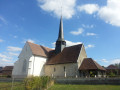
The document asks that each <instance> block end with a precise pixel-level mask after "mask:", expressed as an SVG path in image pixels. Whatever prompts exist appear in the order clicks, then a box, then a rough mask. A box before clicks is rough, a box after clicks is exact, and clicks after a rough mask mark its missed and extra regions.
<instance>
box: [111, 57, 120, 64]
mask: <svg viewBox="0 0 120 90" xmlns="http://www.w3.org/2000/svg"><path fill="white" fill-rule="evenodd" d="M116 63H120V59H119V58H118V59H113V60H111V62H110V64H116Z"/></svg>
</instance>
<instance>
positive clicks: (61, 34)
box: [57, 16, 64, 41]
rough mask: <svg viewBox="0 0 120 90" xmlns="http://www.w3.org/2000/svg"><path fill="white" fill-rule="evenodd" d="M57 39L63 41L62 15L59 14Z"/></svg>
mask: <svg viewBox="0 0 120 90" xmlns="http://www.w3.org/2000/svg"><path fill="white" fill-rule="evenodd" d="M57 41H64V35H63V21H62V16H61V19H60V25H59V36H58V40H57Z"/></svg>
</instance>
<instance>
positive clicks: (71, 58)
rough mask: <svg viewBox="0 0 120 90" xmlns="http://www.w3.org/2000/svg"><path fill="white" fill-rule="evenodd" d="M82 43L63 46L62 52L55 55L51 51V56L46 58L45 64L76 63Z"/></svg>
mask: <svg viewBox="0 0 120 90" xmlns="http://www.w3.org/2000/svg"><path fill="white" fill-rule="evenodd" d="M81 48H82V44H78V45H74V46H70V47H65V48H64V49H63V51H62V52H60V53H58V54H57V55H55V53H54V52H51V53H52V54H51V55H52V56H51V57H50V58H49V59H48V61H47V63H46V64H47V65H52V64H65V63H77V59H78V57H79V53H80V50H81Z"/></svg>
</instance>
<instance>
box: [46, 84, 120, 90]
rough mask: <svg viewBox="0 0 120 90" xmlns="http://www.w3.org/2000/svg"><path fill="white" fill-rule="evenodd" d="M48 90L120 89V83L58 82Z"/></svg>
mask: <svg viewBox="0 0 120 90" xmlns="http://www.w3.org/2000/svg"><path fill="white" fill-rule="evenodd" d="M48 90H120V86H119V85H60V84H56V85H54V86H52V87H51V88H49V89H48Z"/></svg>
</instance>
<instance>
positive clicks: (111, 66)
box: [106, 65, 118, 69]
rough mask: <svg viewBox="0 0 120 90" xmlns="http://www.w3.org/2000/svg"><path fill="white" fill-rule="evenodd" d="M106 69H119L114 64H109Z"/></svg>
mask: <svg viewBox="0 0 120 90" xmlns="http://www.w3.org/2000/svg"><path fill="white" fill-rule="evenodd" d="M106 69H118V68H117V67H116V66H114V65H109V66H108V67H107V68H106Z"/></svg>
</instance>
